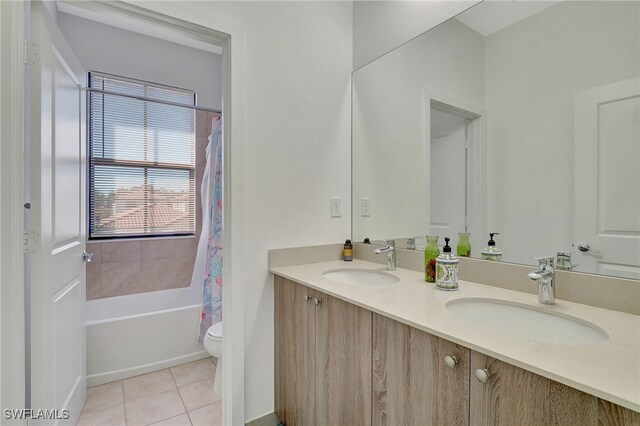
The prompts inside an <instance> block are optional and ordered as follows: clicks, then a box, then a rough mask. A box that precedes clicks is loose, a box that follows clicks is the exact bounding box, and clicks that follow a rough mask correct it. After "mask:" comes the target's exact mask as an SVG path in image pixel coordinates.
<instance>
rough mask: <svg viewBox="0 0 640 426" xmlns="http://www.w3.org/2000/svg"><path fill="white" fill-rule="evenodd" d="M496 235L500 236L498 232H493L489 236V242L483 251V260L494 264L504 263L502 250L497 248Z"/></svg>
mask: <svg viewBox="0 0 640 426" xmlns="http://www.w3.org/2000/svg"><path fill="white" fill-rule="evenodd" d="M494 235H500V234H499V233H497V232H492V233H490V234H489V238H490V239H489V242H488V243H487V244H488V245H487V247H485V248H483V249H482V252H481V255H482V260H491V261H494V262H500V261H502V250H500V249H499V248H498V247H496V242H495V241H494V240H493V236H494Z"/></svg>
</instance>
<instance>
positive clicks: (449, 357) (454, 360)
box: [444, 355, 458, 368]
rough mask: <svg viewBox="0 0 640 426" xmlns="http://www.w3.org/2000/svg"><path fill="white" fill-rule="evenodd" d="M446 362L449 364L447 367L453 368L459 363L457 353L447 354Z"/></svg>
mask: <svg viewBox="0 0 640 426" xmlns="http://www.w3.org/2000/svg"><path fill="white" fill-rule="evenodd" d="M444 363H445V364H447V367H449V368H453V367H455V366H456V365H458V357H457V356H455V355H447V356H445V357H444Z"/></svg>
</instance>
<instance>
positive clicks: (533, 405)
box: [275, 276, 640, 426]
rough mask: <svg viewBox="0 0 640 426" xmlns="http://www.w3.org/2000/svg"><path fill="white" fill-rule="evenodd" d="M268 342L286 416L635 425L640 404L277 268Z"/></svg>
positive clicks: (366, 421)
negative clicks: (426, 328)
mask: <svg viewBox="0 0 640 426" xmlns="http://www.w3.org/2000/svg"><path fill="white" fill-rule="evenodd" d="M275 348H276V351H275V369H276V371H275V399H276V401H275V407H276V413H277V414H278V416H280V419H281V420H282V421H283V422H284V423H285V424H286V425H287V426H296V425H318V426H324V425H328V426H333V425H349V426H351V425H376V426H377V425H389V426H396V425H398V426H400V425H412V426H413V425H446V426H449V425H473V426H483V425H509V426H511V425H518V426H526V425H536V426H537V425H579V426H587V425H592V426H596V425H598V426H600V425H603V426H605V425H621V426H622V425H634V426H640V413H638V412H635V411H631V410H628V409H626V408H624V407H621V406H619V405H615V404H612V403H610V402H607V401H604V400H601V399H599V398H597V397H595V396H593V395H589V394H586V393H584V392H581V391H579V390H576V389H573V388H571V387H569V386H566V385H563V384H560V383H558V382H555V381H553V380H550V379H546V378H544V377H542V376H539V375H537V374H534V373H531V372H529V371H526V370H524V369H522V368H519V367H515V366H513V365H511V364H508V363H506V362H503V361H500V360H497V359H495V358H492V357H489V356H487V355H483V354H481V353H478V352H475V351H471V350H469V349H467V348H465V347H463V346H460V345H456V344H454V343H452V342H449V341H447V340H445V339H442V338H439V337H436V336H433V335H431V334H429V333H426V332H423V331H421V330H418V329H416V328H413V327H410V326H408V325H405V324H402V323H400V322H398V321H395V320H392V319H389V318H387V317H384V316H382V315H378V314H372V313H371V312H370V311H367V310H365V309H363V308H360V307H358V306H356V305H353V304H351V303H348V302H345V301H342V300H340V299H337V298H334V297H331V296H328V295H326V294H323V293H321V292H319V291H316V290H313V289H310V288H307V287H305V286H303V285H300V284H296V283H294V282H292V281H289V280H287V279H285V278H282V277H279V276H276V277H275ZM446 356H455V357H456V359H457V364H456V365H454V366H453V368H450V367H448V366H447V365H446V364H445V362H444V358H445V357H446ZM478 369H486V370H487V371H488V373H489V378H488V380H487V381H486V383H482V382H480V381H479V380H478V379H477V378H476V370H478Z"/></svg>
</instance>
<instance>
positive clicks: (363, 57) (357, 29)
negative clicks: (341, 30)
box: [353, 0, 478, 70]
mask: <svg viewBox="0 0 640 426" xmlns="http://www.w3.org/2000/svg"><path fill="white" fill-rule="evenodd" d="M476 3H478V1H477V0H471V1H468V0H453V1H354V2H353V69H354V70H355V69H358V68H360V67H362V66H363V65H365V64H367V63H369V62H371V61H373V60H374V59H376V58H378V57H380V56H382V55H384V54H385V53H387V52H389V51H391V50H392V49H395V48H396V47H398V46H400V45H402V44H404V43H406V42H408V41H409V40H411V39H413V38H415V37H417V36H419V35H420V34H422V33H423V32H425V31H427V30H429V29H431V28H433V27H435V26H436V25H438V24H440V23H441V22H444V21H446V20H447V19H449V18H451V17H452V16H455V15H457V14H458V13H460V12H462V11H463V10H465V9H467V8H469V7H471V6H472V5H474V4H476Z"/></svg>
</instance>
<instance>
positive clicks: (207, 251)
mask: <svg viewBox="0 0 640 426" xmlns="http://www.w3.org/2000/svg"><path fill="white" fill-rule="evenodd" d="M212 157H213V158H212ZM200 192H201V198H202V231H201V233H200V241H199V243H198V252H197V254H196V263H195V265H194V268H193V275H192V278H191V291H192V292H195V294H196V295H198V293H199V296H200V297H201V299H199V300H201V301H202V309H201V311H200V332H199V334H198V342H202V341H203V339H204V336H205V334H206V332H207V329H208V328H209V327H211V325H212V324H215V323H216V322H218V321H222V247H223V235H222V131H221V121H220V118H219V117H216V118H214V119H213V123H212V126H211V136H210V137H209V144H208V145H207V165H206V166H205V171H204V175H203V177H202V185H201V187H200Z"/></svg>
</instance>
